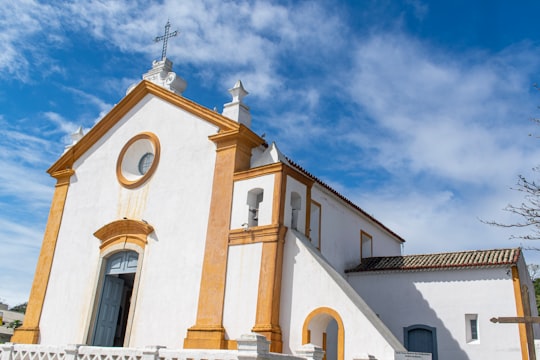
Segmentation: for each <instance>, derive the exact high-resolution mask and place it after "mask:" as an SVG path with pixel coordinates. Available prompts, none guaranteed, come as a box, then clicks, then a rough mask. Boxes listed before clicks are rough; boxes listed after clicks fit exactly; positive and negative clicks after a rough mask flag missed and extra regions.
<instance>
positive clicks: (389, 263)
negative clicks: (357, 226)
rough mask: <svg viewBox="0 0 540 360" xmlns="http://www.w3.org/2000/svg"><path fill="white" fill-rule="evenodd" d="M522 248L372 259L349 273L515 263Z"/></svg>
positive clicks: (364, 260)
mask: <svg viewBox="0 0 540 360" xmlns="http://www.w3.org/2000/svg"><path fill="white" fill-rule="evenodd" d="M520 255H521V249H520V248H516V249H495V250H474V251H462V252H449V253H440V254H422V255H406V256H383V257H371V258H366V259H363V260H362V263H361V264H360V265H358V266H357V267H355V268H353V269H349V270H346V271H345V272H346V273H352V272H365V271H389V270H392V271H400V270H401V271H405V270H428V269H451V268H474V267H486V266H501V265H513V264H516V263H517V261H518V260H519V257H520Z"/></svg>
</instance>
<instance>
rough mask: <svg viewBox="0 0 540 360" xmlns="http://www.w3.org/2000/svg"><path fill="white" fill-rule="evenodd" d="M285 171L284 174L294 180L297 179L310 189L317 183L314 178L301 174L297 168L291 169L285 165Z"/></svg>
mask: <svg viewBox="0 0 540 360" xmlns="http://www.w3.org/2000/svg"><path fill="white" fill-rule="evenodd" d="M283 170H284V173H285V174H286V175H289V176H290V177H292V178H293V179H295V180H297V181H298V182H300V183H302V184H304V185H305V186H306V187H310V186H312V185H313V183H315V180H313V179H312V178H310V177H308V176H306V175H305V174H303V173H301V172H299V171H298V170H296V169H295V168H292V167H290V166H288V165H285V166H284V167H283Z"/></svg>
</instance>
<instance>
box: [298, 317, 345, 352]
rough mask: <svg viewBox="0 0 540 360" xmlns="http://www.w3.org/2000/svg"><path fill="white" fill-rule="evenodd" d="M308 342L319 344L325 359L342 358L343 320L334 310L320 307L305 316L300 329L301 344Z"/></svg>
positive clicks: (343, 340) (343, 341) (343, 342)
mask: <svg viewBox="0 0 540 360" xmlns="http://www.w3.org/2000/svg"><path fill="white" fill-rule="evenodd" d="M308 343H311V344H314V345H317V346H320V347H321V348H322V349H323V350H324V351H325V357H324V359H326V360H343V359H344V345H345V334H344V328H343V321H342V320H341V317H340V316H339V314H338V313H337V312H336V311H335V310H333V309H330V308H327V307H321V308H318V309H315V310H313V311H312V312H311V313H310V314H309V315H308V316H307V318H306V320H305V321H304V326H303V329H302V344H308Z"/></svg>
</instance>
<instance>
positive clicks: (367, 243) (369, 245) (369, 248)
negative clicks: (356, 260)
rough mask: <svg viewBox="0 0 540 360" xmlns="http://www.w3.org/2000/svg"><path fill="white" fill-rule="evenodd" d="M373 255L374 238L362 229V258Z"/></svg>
mask: <svg viewBox="0 0 540 360" xmlns="http://www.w3.org/2000/svg"><path fill="white" fill-rule="evenodd" d="M372 256H373V238H372V237H371V235H369V234H368V233H367V232H365V231H363V230H361V231H360V259H364V258H368V257H372Z"/></svg>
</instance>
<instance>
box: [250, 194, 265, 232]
mask: <svg viewBox="0 0 540 360" xmlns="http://www.w3.org/2000/svg"><path fill="white" fill-rule="evenodd" d="M263 194H264V190H263V189H261V188H256V189H251V190H250V191H249V192H248V196H247V205H248V222H247V223H248V226H249V227H252V226H258V225H259V208H260V205H261V203H262V202H263Z"/></svg>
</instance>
